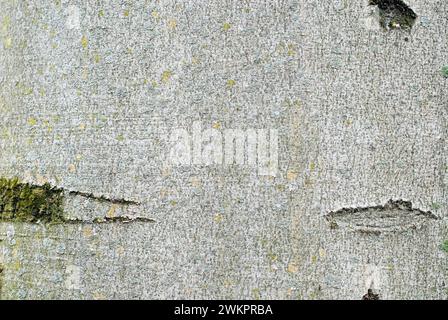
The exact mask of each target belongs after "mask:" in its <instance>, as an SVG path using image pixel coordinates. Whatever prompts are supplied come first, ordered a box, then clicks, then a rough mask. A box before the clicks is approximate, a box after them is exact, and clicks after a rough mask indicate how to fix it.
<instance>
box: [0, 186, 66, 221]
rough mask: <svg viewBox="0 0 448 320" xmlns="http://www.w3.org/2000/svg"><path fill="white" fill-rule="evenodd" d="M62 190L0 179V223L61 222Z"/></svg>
mask: <svg viewBox="0 0 448 320" xmlns="http://www.w3.org/2000/svg"><path fill="white" fill-rule="evenodd" d="M63 199H64V195H63V190H62V189H57V188H54V187H52V186H50V185H49V184H44V185H41V186H40V185H34V184H29V183H22V182H20V181H19V180H18V179H17V178H14V179H6V178H0V221H18V222H44V223H50V222H63V221H64V218H63Z"/></svg>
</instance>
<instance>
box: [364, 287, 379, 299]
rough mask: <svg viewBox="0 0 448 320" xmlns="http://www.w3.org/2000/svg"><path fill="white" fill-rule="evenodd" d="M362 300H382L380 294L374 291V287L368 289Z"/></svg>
mask: <svg viewBox="0 0 448 320" xmlns="http://www.w3.org/2000/svg"><path fill="white" fill-rule="evenodd" d="M362 300H380V295H379V294H376V293H374V292H373V290H372V289H369V290H367V293H366V294H365V295H364V296H363V297H362Z"/></svg>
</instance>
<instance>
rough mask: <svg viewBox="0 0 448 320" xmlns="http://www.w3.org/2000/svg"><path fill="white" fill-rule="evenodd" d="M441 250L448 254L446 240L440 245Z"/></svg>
mask: <svg viewBox="0 0 448 320" xmlns="http://www.w3.org/2000/svg"><path fill="white" fill-rule="evenodd" d="M441 248H442V250H443V251H445V252H446V253H448V240H445V242H444V243H442V245H441Z"/></svg>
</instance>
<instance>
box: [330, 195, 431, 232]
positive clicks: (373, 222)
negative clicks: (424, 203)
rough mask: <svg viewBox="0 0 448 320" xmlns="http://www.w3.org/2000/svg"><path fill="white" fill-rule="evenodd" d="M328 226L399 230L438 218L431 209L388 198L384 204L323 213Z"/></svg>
mask: <svg viewBox="0 0 448 320" xmlns="http://www.w3.org/2000/svg"><path fill="white" fill-rule="evenodd" d="M325 218H326V220H327V221H328V222H329V223H330V227H331V228H333V229H335V228H338V227H341V228H346V229H349V230H353V231H358V232H363V233H376V234H379V233H382V232H401V231H406V230H409V229H418V228H420V227H421V226H422V225H423V224H425V223H426V222H428V221H430V220H439V219H440V218H439V217H438V216H436V215H435V214H433V213H432V212H431V211H423V210H420V209H416V208H413V207H412V203H411V202H409V201H403V200H395V201H394V200H389V201H388V202H387V203H386V204H385V205H379V206H371V207H358V208H342V209H340V210H337V211H332V212H329V213H328V214H326V215H325Z"/></svg>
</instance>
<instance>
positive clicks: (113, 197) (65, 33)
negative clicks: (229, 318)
mask: <svg viewBox="0 0 448 320" xmlns="http://www.w3.org/2000/svg"><path fill="white" fill-rule="evenodd" d="M369 2H370V1H369V0H329V1H310V0H275V1H263V0H243V1H241V0H207V1H193V0H189V1H180V0H177V1H174V0H160V1H144V0H138V1H137V0H135V1H124V0H123V1H65V0H58V1H49V0H48V1H45V0H39V1H24V0H23V1H19V0H0V40H1V43H0V112H1V120H0V147H1V152H0V177H2V178H5V179H13V178H14V177H17V178H19V179H20V181H23V183H24V184H25V183H28V184H30V185H38V186H43V185H45V183H48V184H49V185H51V186H54V187H55V188H58V190H63V192H64V204H63V212H64V219H63V222H62V223H61V222H59V223H57V224H47V223H37V222H35V221H33V220H29V221H33V222H29V221H28V222H27V221H15V220H14V219H12V218H10V219H3V220H4V221H3V222H0V297H1V298H2V299H35V298H37V299H59V298H70V299H72V298H82V299H113V298H130V299H141V298H190V299H196V298H206V299H213V298H241V299H246V298H247V299H249V298H250V299H258V298H262V299H362V298H363V297H364V298H365V297H379V299H446V298H447V297H448V287H447V285H448V259H447V258H448V252H447V251H448V244H447V242H446V241H447V240H448V224H447V219H446V217H447V212H448V211H447V210H448V201H447V191H448V189H447V184H448V163H447V155H448V147H447V135H448V130H447V112H448V109H447V102H448V101H447V95H446V90H447V85H448V79H447V78H446V77H445V76H444V74H443V72H442V70H446V68H445V69H444V67H445V66H446V65H448V44H447V41H446V37H447V31H448V2H447V1H443V0H406V1H405V2H406V4H407V5H408V6H409V8H411V9H412V11H413V12H414V13H415V14H416V15H417V18H416V20H415V23H414V21H413V20H412V23H413V25H412V24H410V25H411V27H409V28H400V26H399V25H397V24H396V23H394V24H385V23H382V21H383V20H382V19H383V18H384V13H381V10H380V8H379V7H378V6H375V5H369ZM391 12H392V11H391ZM388 14H391V13H390V12H388ZM388 17H389V16H388ZM393 21H402V20H393ZM385 26H386V28H385ZM387 26H390V27H391V28H388V27H387ZM194 121H200V122H201V124H202V128H203V130H205V129H210V128H214V129H216V130H224V129H226V128H237V129H242V130H246V129H276V130H278V136H279V140H278V148H279V149H278V156H279V159H278V172H277V175H276V176H275V177H271V176H263V175H259V174H258V173H257V170H254V169H253V168H251V167H250V166H246V165H240V166H238V165H232V166H231V165H213V166H204V165H191V166H183V167H177V166H173V165H171V164H170V162H169V161H168V160H167V154H168V152H167V150H169V148H170V139H169V137H170V132H171V131H172V130H173V129H175V128H184V129H186V130H187V131H188V132H191V130H192V129H191V125H192V123H193V122H194ZM29 189H30V190H38V189H39V188H38V187H30V188H29ZM30 192H31V191H30ZM33 208H34V207H33ZM0 209H1V210H0V211H4V210H7V208H6V209H5V207H3V208H0ZM11 216H12V215H11ZM25 220H26V219H25ZM444 244H445V245H444ZM376 295H378V296H376Z"/></svg>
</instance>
